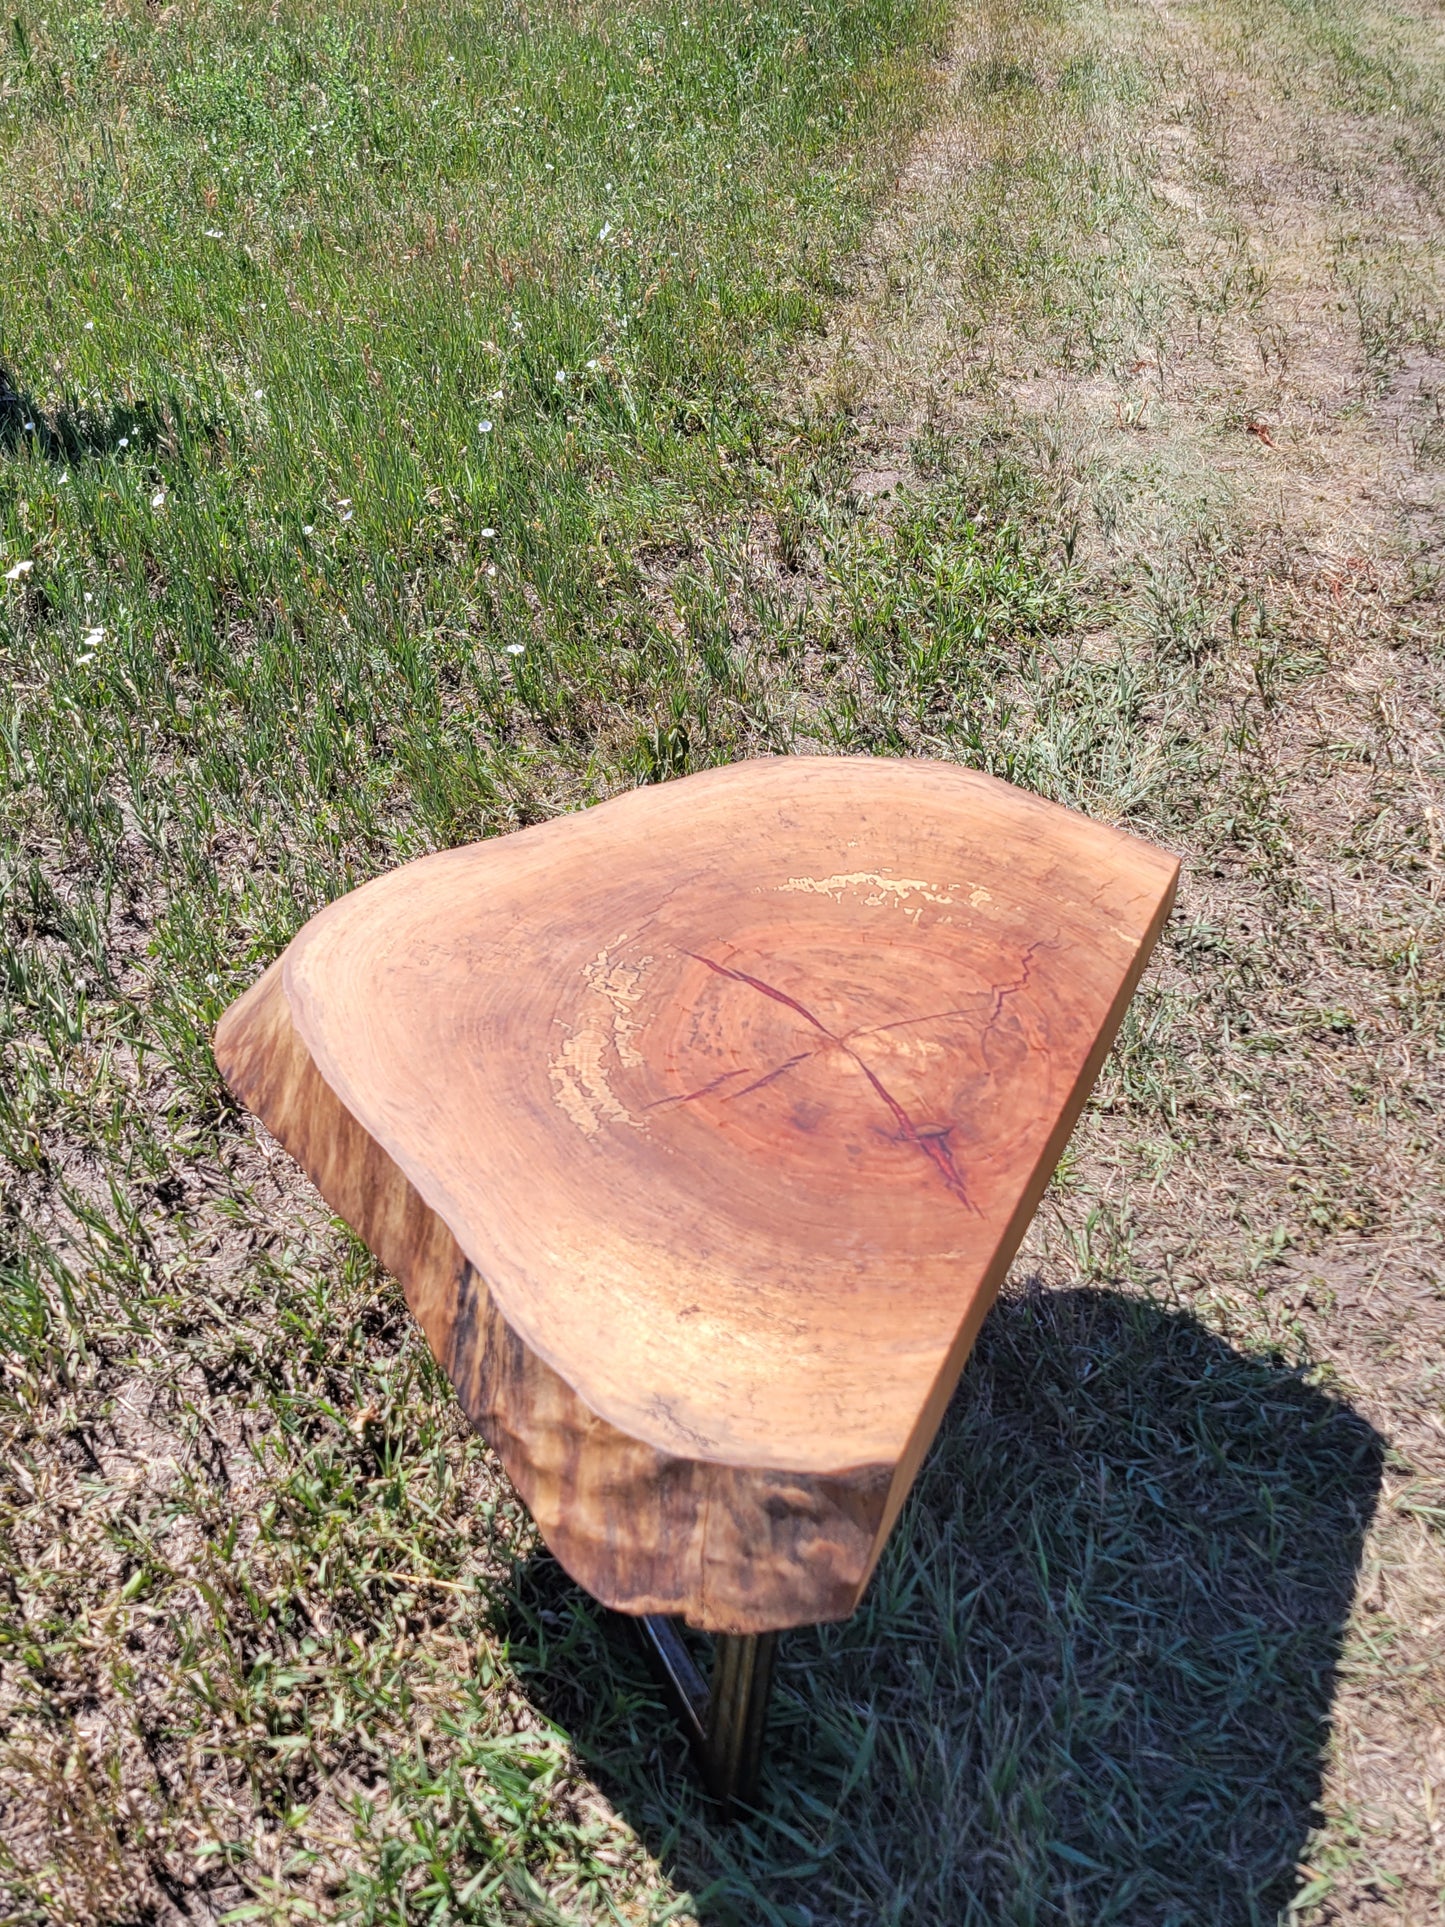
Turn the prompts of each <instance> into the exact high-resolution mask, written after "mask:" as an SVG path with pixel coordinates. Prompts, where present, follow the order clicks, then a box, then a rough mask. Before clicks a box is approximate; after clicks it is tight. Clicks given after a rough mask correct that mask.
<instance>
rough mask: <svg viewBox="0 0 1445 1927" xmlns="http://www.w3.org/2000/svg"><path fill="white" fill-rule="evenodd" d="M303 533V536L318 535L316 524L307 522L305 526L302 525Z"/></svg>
mask: <svg viewBox="0 0 1445 1927" xmlns="http://www.w3.org/2000/svg"><path fill="white" fill-rule="evenodd" d="M301 533H302V534H303V535H315V533H316V524H315V523H314V522H305V523H303V524H302V527H301Z"/></svg>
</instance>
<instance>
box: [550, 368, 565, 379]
mask: <svg viewBox="0 0 1445 1927" xmlns="http://www.w3.org/2000/svg"><path fill="white" fill-rule="evenodd" d="M552 379H553V381H566V379H567V370H566V369H565V368H559V369H558V370H557V372H556V374H555V375H553V377H552Z"/></svg>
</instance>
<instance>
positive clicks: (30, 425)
mask: <svg viewBox="0 0 1445 1927" xmlns="http://www.w3.org/2000/svg"><path fill="white" fill-rule="evenodd" d="M25 433H26V434H27V435H33V434H34V433H35V424H34V422H26V424H25Z"/></svg>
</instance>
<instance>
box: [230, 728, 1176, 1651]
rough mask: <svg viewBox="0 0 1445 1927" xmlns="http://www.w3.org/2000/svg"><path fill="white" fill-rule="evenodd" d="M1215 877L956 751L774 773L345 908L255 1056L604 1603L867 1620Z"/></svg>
mask: <svg viewBox="0 0 1445 1927" xmlns="http://www.w3.org/2000/svg"><path fill="white" fill-rule="evenodd" d="M1176 874H1177V865H1176V863H1175V861H1174V859H1173V858H1172V857H1170V856H1167V855H1165V854H1163V853H1162V852H1160V851H1158V850H1156V849H1154V848H1152V847H1150V846H1149V845H1148V844H1145V843H1142V842H1140V841H1138V840H1137V839H1136V838H1134V837H1131V836H1127V835H1125V834H1123V833H1122V832H1120V831H1118V830H1115V829H1110V828H1107V827H1105V826H1103V825H1101V824H1098V823H1094V822H1091V821H1089V820H1088V819H1086V818H1084V817H1081V816H1078V815H1075V814H1074V813H1072V812H1070V811H1068V810H1064V809H1061V808H1059V807H1057V806H1056V805H1052V804H1049V803H1045V802H1041V801H1040V800H1039V799H1038V798H1036V797H1033V796H1030V795H1026V794H1024V793H1023V792H1021V791H1019V790H1016V789H1012V788H1010V787H1009V786H1008V785H1007V784H1004V783H1000V782H996V781H994V780H992V779H990V778H988V777H985V776H980V775H976V774H974V773H972V772H970V771H967V770H962V769H958V768H955V767H953V766H951V765H944V764H937V763H928V762H917V761H894V760H874V759H866V758H825V757H818V758H811V757H810V758H784V759H776V760H771V761H761V762H751V763H742V764H737V765H735V766H733V767H732V768H729V769H721V770H713V771H709V772H707V773H706V774H703V775H699V776H692V777H688V778H685V779H683V780H681V781H677V782H672V783H667V784H665V785H662V786H660V787H656V788H648V789H640V790H636V791H633V792H632V793H631V794H630V795H626V796H621V797H618V798H617V799H616V800H614V801H612V802H609V803H604V804H601V805H599V806H598V807H596V808H594V809H589V810H584V811H580V812H578V813H577V814H575V815H570V816H563V817H560V818H558V819H556V820H555V821H553V822H549V823H545V824H542V825H540V826H538V827H536V828H533V829H527V830H522V831H519V832H517V833H516V834H514V835H511V836H504V837H498V838H495V839H493V840H490V841H487V842H483V843H479V844H474V845H472V846H470V847H468V848H465V849H456V850H448V851H445V852H443V853H441V854H440V855H436V856H430V857H425V858H423V859H422V860H421V861H419V862H415V863H411V864H408V865H406V866H405V867H404V868H402V869H399V870H396V871H394V872H393V873H391V874H390V875H387V876H384V877H380V878H378V879H377V880H376V881H375V882H373V883H369V884H367V885H366V886H365V887H364V888H362V889H359V890H356V891H354V892H353V893H352V894H351V895H350V896H347V897H343V898H342V899H340V900H339V901H338V902H336V903H333V904H331V905H330V906H329V907H328V908H327V909H325V910H323V911H321V913H320V914H319V915H318V916H316V917H314V918H313V919H312V920H311V922H310V923H308V924H307V925H306V927H305V928H304V929H303V930H302V931H301V933H300V934H299V936H297V937H296V939H295V941H294V942H293V943H292V944H291V945H290V946H289V948H288V949H287V950H286V951H285V953H284V954H283V955H282V956H281V957H280V958H279V959H278V960H277V961H276V962H275V963H274V964H273V965H272V966H271V968H270V969H269V970H268V971H267V972H266V974H265V975H264V976H263V977H262V978H261V979H260V981H259V982H258V983H257V984H256V985H255V986H254V987H253V988H252V989H251V990H250V991H248V992H247V993H246V995H245V996H243V997H242V998H241V999H240V1000H239V1002H237V1003H236V1004H234V1005H233V1006H232V1007H231V1009H230V1010H228V1011H227V1013H226V1015H225V1017H224V1018H223V1019H222V1021H221V1024H220V1027H219V1029H218V1030H217V1033H216V1040H215V1051H216V1059H217V1062H218V1064H219V1065H220V1068H221V1070H222V1072H223V1074H224V1076H225V1078H226V1081H227V1082H228V1084H229V1085H230V1087H231V1089H232V1090H233V1091H234V1092H235V1094H236V1096H237V1097H238V1098H239V1099H240V1100H241V1102H242V1103H244V1104H246V1105H248V1106H249V1107H250V1109H251V1110H253V1111H254V1112H255V1113H256V1114H257V1115H258V1116H259V1117H260V1118H261V1119H263V1120H264V1122H265V1123H266V1124H267V1125H268V1126H269V1128H270V1130H271V1131H272V1132H273V1133H274V1134H275V1136H276V1137H277V1138H278V1139H279V1140H280V1142H281V1143H282V1144H283V1145H284V1146H285V1148H286V1149H287V1150H288V1151H289V1152H290V1153H291V1155H292V1156H293V1157H294V1158H296V1159H297V1161H298V1162H299V1163H300V1164H301V1165H302V1166H303V1167H304V1169H305V1170H306V1172H307V1173H308V1174H309V1176H310V1177H311V1179H312V1181H313V1182H314V1183H315V1185H316V1187H317V1188H318V1190H319V1191H320V1192H321V1194H322V1196H323V1197H324V1198H325V1199H326V1200H327V1202H328V1203H329V1204H330V1205H331V1206H332V1208H333V1209H334V1210H335V1211H337V1212H338V1213H339V1214H340V1215H341V1217H343V1218H344V1219H345V1220H346V1221H347V1222H348V1223H349V1224H350V1225H352V1226H353V1227H354V1229H355V1230H356V1231H357V1233H358V1234H359V1235H360V1236H361V1237H362V1238H363V1239H365V1241H366V1243H367V1244H368V1245H369V1246H370V1247H371V1249H372V1250H373V1251H374V1252H375V1253H376V1254H377V1256H378V1257H379V1258H380V1259H381V1260H382V1262H383V1263H384V1264H385V1265H386V1266H388V1267H389V1269H390V1270H391V1271H393V1272H394V1273H395V1274H396V1275H397V1276H398V1277H399V1278H400V1280H401V1283H402V1286H403V1288H404V1290H405V1292H406V1296H407V1301H408V1303H409V1304H410V1306H411V1308H412V1310H413V1312H414V1313H415V1314H416V1316H417V1318H418V1319H419V1320H420V1322H421V1325H422V1328H423V1329H424V1331H425V1333H426V1335H427V1338H428V1340H429V1342H430V1344H431V1347H432V1350H433V1351H434V1353H435V1354H436V1357H437V1359H438V1360H439V1361H440V1363H441V1365H442V1367H443V1368H444V1370H445V1371H446V1373H447V1375H448V1377H449V1378H450V1380H451V1382H452V1384H453V1385H454V1386H455V1387H456V1390H457V1394H458V1396H459V1398H460V1399H461V1402H462V1405H463V1406H464V1407H465V1409H466V1412H467V1414H468V1416H469V1417H470V1418H471V1420H472V1421H473V1423H474V1424H475V1425H477V1426H478V1427H479V1428H480V1430H481V1431H482V1432H483V1433H484V1434H485V1436H486V1437H487V1438H488V1439H489V1440H490V1441H491V1443H492V1445H493V1446H494V1447H495V1448H496V1450H497V1452H498V1453H499V1455H500V1457H501V1460H502V1463H503V1464H504V1465H505V1467H506V1469H507V1472H508V1473H509V1475H510V1476H511V1478H512V1480H513V1482H514V1484H515V1485H516V1487H517V1489H518V1491H519V1492H520V1493H521V1495H522V1497H523V1499H524V1500H525V1501H526V1503H527V1505H528V1506H529V1507H530V1509H531V1511H532V1514H533V1517H534V1518H535V1519H536V1522H537V1525H538V1527H539V1528H540V1530H541V1532H542V1535H543V1537H544V1539H545V1540H546V1541H547V1544H548V1545H549V1546H550V1547H551V1548H552V1550H553V1552H554V1553H555V1554H556V1556H557V1558H558V1559H559V1560H560V1561H561V1563H562V1564H563V1566H565V1567H566V1569H567V1571H568V1572H569V1573H571V1574H572V1576H573V1577H574V1578H575V1579H576V1580H578V1581H579V1582H580V1583H581V1584H582V1585H583V1586H585V1587H586V1588H587V1590H588V1591H589V1592H591V1593H593V1594H594V1595H595V1596H596V1597H597V1598H599V1599H601V1600H602V1601H604V1602H605V1603H606V1604H608V1605H610V1606H614V1607H617V1608H619V1609H621V1610H622V1611H624V1612H628V1613H673V1614H682V1615H685V1616H686V1618H687V1619H688V1620H689V1621H690V1622H691V1623H693V1624H694V1625H697V1626H700V1627H704V1628H707V1629H710V1630H713V1631H718V1632H727V1633H756V1632H764V1631H769V1630H774V1629H778V1628H782V1627H785V1626H791V1625H796V1624H800V1623H803V1622H807V1621H813V1620H821V1619H837V1618H842V1617H845V1616H846V1615H847V1614H848V1613H849V1612H851V1611H852V1609H853V1607H854V1605H855V1604H856V1603H857V1600H858V1597H859V1595H860V1593H861V1592H862V1590H863V1588H864V1586H865V1584H866V1583H867V1580H868V1576H869V1574H870V1572H871V1571H872V1569H873V1565H874V1563H875V1561H876V1560H877V1557H878V1554H879V1551H880V1549H881V1547H882V1545H883V1543H884V1540H885V1538H886V1536H887V1534H888V1531H889V1528H890V1527H891V1525H892V1523H893V1521H894V1519H895V1517H896V1516H897V1513H898V1510H899V1507H900V1506H901V1505H902V1503H903V1500H904V1498H905V1496H906V1495H907V1492H908V1489H909V1486H910V1484H911V1483H912V1480H913V1477H914V1475H915V1473H916V1471H917V1469H918V1465H919V1461H920V1460H921V1458H922V1456H923V1454H924V1452H925V1450H926V1449H927V1446H928V1444H929V1441H930V1440H931V1439H932V1437H933V1434H934V1432H935V1430H936V1428H937V1426H938V1423H939V1420H940V1418H941V1416H942V1414H943V1410H944V1406H945V1404H946V1402H947V1400H948V1397H949V1394H950V1392H951V1391H952V1389H953V1387H954V1384H955V1382H956V1380H957V1378H958V1375H959V1372H960V1371H961V1369H962V1367H963V1363H964V1360H965V1358H966V1357H967V1355H968V1351H969V1348H970V1346H971V1345H972V1343H973V1340H974V1337H975V1334H976V1333H977V1331H978V1328H979V1325H980V1323H981V1322H982V1320H983V1317H984V1314H985V1312H986V1311H987V1310H988V1307H989V1305H990V1303H991V1302H992V1300H993V1297H994V1295H995V1293H996V1292H997V1290H998V1287H999V1284H1000V1282H1001V1281H1002V1279H1003V1276H1004V1272H1005V1270H1006V1268H1007V1266H1008V1264H1009V1261H1010V1259H1011V1258H1012V1256H1013V1254H1014V1252H1015V1250H1016V1248H1017V1246H1018V1243H1019V1240H1020V1238H1021V1237H1022V1235H1023V1232H1024V1229H1025V1227H1026V1225H1027V1223H1028V1221H1029V1218H1030V1216H1031V1214H1032V1213H1033V1211H1034V1209H1035V1206H1036V1205H1037V1203H1038V1200H1039V1196H1040V1194H1041V1192H1042V1191H1043V1188H1044V1185H1045V1184H1046V1182H1047V1180H1048V1177H1049V1174H1050V1173H1051V1172H1052V1170H1053V1168H1054V1165H1055V1163H1056V1162H1057V1160H1058V1157H1059V1154H1060V1152H1061V1151H1062V1150H1063V1147H1064V1144H1065V1142H1066V1140H1067V1138H1068V1134H1069V1132H1070V1130H1071V1129H1072V1127H1073V1125H1074V1122H1075V1120H1076V1118H1077V1116H1078V1113H1079V1110H1080V1107H1081V1106H1082V1104H1083V1102H1084V1099H1085V1097H1086V1096H1087V1094H1088V1091H1089V1088H1090V1086H1091V1085H1092V1084H1093V1082H1094V1079H1095V1077H1096V1075H1097V1073H1098V1070H1099V1067H1100V1064H1101V1062H1102V1060H1103V1057H1104V1054H1105V1052H1106V1051H1107V1050H1108V1047H1109V1044H1110V1042H1111V1040H1112V1039H1113V1036H1114V1033H1115V1031H1116V1029H1117V1027H1118V1024H1119V1021H1120V1018H1121V1017H1122V1016H1123V1013H1124V1010H1125V1007H1126V1006H1127V1004H1128V1002H1129V998H1130V996H1131V995H1132V993H1133V990H1134V987H1135V984H1136V983H1137V981H1138V978H1139V975H1140V972H1141V970H1142V969H1143V966H1144V962H1145V959H1146V958H1147V956H1148V953H1149V950H1150V948H1151V946H1152V945H1153V943H1154V940H1155V938H1156V936H1157V935H1158V933H1159V930H1160V927H1161V925H1162V924H1163V922H1164V919H1165V917H1166V915H1167V914H1168V910H1169V906H1170V903H1171V900H1172V898H1173V893H1174V885H1175V878H1176Z"/></svg>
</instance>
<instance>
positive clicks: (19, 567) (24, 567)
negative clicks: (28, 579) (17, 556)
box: [5, 561, 35, 582]
mask: <svg viewBox="0 0 1445 1927" xmlns="http://www.w3.org/2000/svg"><path fill="white" fill-rule="evenodd" d="M34 567H35V564H34V563H33V562H28V561H27V562H17V563H16V564H15V567H14V568H13V569H7V570H6V571H5V580H6V581H7V582H18V581H19V580H20V578H21V576H22V575H29V573H30V571H31V570H32V569H33V568H34Z"/></svg>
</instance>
